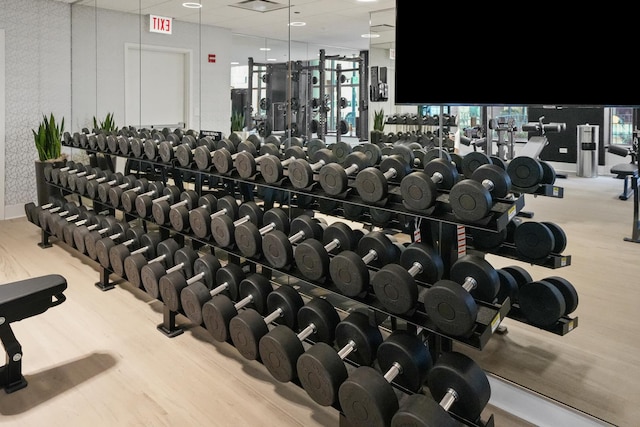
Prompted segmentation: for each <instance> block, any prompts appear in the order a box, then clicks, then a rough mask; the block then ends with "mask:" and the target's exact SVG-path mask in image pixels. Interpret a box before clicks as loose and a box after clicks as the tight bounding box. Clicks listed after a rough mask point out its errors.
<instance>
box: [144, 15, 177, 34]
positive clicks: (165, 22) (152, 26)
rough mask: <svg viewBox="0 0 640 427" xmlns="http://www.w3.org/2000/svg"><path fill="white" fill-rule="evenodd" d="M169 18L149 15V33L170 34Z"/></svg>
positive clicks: (170, 20)
mask: <svg viewBox="0 0 640 427" xmlns="http://www.w3.org/2000/svg"><path fill="white" fill-rule="evenodd" d="M171 22H172V19H171V18H164V17H162V16H155V15H149V31H150V32H152V33H163V34H171V29H172V28H171V26H172V25H171Z"/></svg>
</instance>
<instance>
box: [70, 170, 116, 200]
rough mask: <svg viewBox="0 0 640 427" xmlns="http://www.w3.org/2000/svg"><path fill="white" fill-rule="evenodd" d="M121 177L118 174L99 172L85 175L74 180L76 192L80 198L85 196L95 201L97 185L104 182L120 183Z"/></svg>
mask: <svg viewBox="0 0 640 427" xmlns="http://www.w3.org/2000/svg"><path fill="white" fill-rule="evenodd" d="M122 178H123V175H122V174H121V173H120V172H116V173H113V172H110V171H100V172H97V173H93V174H91V175H85V176H83V177H80V178H78V179H76V180H75V186H76V192H77V193H78V194H79V195H81V196H87V197H89V198H90V199H92V200H93V199H95V198H96V196H97V194H98V193H97V191H98V185H99V184H100V183H102V182H105V181H111V180H116V182H117V181H118V180H119V181H120V183H122Z"/></svg>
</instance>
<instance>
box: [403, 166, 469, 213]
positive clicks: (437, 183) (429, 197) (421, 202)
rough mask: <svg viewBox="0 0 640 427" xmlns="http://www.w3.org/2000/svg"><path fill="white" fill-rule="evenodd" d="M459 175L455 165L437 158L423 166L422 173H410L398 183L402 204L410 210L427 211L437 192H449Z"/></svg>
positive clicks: (434, 200) (433, 202) (432, 203)
mask: <svg viewBox="0 0 640 427" xmlns="http://www.w3.org/2000/svg"><path fill="white" fill-rule="evenodd" d="M458 179H459V175H458V170H457V169H456V167H455V165H453V163H451V162H450V161H448V160H446V159H444V158H437V159H433V160H431V161H429V162H428V163H426V164H425V165H424V171H415V172H411V173H410V174H409V175H407V176H405V177H404V178H402V181H400V193H401V194H402V202H403V203H404V205H405V206H406V207H407V208H409V209H411V210H417V211H421V210H427V209H429V208H431V207H432V206H433V205H434V204H435V202H436V198H437V197H438V191H439V190H450V189H451V188H452V187H453V186H454V185H455V184H456V182H458Z"/></svg>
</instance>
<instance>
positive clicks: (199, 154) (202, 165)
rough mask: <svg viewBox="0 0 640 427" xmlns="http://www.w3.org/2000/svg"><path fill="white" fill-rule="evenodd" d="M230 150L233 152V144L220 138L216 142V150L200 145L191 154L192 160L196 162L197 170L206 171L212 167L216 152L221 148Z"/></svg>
mask: <svg viewBox="0 0 640 427" xmlns="http://www.w3.org/2000/svg"><path fill="white" fill-rule="evenodd" d="M224 147H227V148H230V149H231V150H233V151H234V152H235V144H234V143H233V142H232V141H231V140H229V139H228V138H222V140H220V141H217V142H216V149H212V148H211V147H210V146H207V145H201V146H199V147H196V148H195V150H194V152H193V158H194V160H195V162H196V166H197V168H198V170H201V171H207V170H209V168H210V167H211V166H213V155H214V153H215V152H216V150H219V149H221V148H224Z"/></svg>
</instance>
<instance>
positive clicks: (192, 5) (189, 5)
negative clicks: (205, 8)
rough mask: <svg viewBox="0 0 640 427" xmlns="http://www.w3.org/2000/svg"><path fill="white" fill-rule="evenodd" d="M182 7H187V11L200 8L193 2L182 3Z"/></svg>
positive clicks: (198, 4) (199, 5)
mask: <svg viewBox="0 0 640 427" xmlns="http://www.w3.org/2000/svg"><path fill="white" fill-rule="evenodd" d="M182 6H184V7H188V8H189V9H200V8H201V7H202V5H201V4H200V3H194V2H187V3H182Z"/></svg>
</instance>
